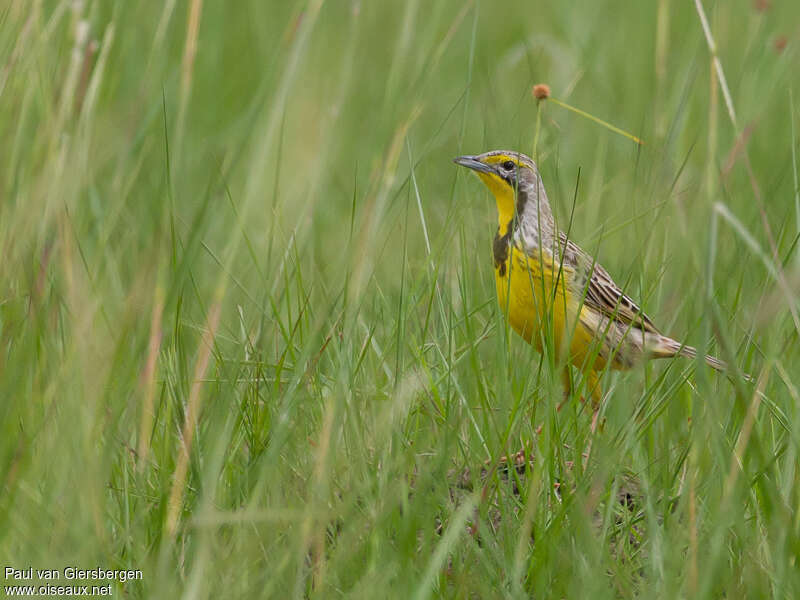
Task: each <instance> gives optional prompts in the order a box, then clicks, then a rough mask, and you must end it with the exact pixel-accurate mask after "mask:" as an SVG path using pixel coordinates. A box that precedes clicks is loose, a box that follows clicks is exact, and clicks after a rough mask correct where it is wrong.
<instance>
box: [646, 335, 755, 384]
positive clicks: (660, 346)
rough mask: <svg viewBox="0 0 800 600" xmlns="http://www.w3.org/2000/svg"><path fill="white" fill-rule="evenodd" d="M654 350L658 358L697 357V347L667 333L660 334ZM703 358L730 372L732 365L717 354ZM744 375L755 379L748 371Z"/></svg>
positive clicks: (749, 378)
mask: <svg viewBox="0 0 800 600" xmlns="http://www.w3.org/2000/svg"><path fill="white" fill-rule="evenodd" d="M652 352H653V356H655V357H656V358H672V357H673V356H683V357H685V358H696V357H697V349H696V348H693V347H692V346H687V345H685V344H681V343H680V342H678V341H676V340H673V339H672V338H668V337H667V336H665V335H662V336H659V340H658V343H657V344H656V345H655V347H654V348H653V350H652ZM703 360H705V361H706V364H707V365H708V366H709V367H711V368H712V369H716V370H717V371H721V372H723V373H730V367H729V366H728V363H726V362H725V361H723V360H720V359H718V358H717V357H716V356H711V355H710V354H706V355H705V356H704V357H703ZM743 375H744V378H745V379H746V380H747V381H753V378H752V377H751V376H750V375H748V374H747V373H743Z"/></svg>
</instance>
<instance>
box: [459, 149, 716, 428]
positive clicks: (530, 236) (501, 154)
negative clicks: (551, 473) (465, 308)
mask: <svg viewBox="0 0 800 600" xmlns="http://www.w3.org/2000/svg"><path fill="white" fill-rule="evenodd" d="M453 160H454V162H455V163H456V164H458V165H460V166H462V167H466V168H468V169H471V170H472V171H473V172H475V173H476V174H477V176H478V177H479V178H480V180H481V181H482V182H483V183H484V184H485V185H486V187H487V188H488V189H489V191H490V192H491V193H492V195H493V196H494V198H495V201H496V203H497V217H498V224H497V231H496V233H495V236H494V241H493V243H492V254H493V258H494V275H495V287H496V291H497V298H498V302H499V305H500V309H501V311H502V312H503V313H504V315H505V317H506V320H507V321H508V323H509V324H510V326H511V328H512V329H513V330H514V331H516V332H517V333H518V334H519V335H520V336H522V338H524V339H525V341H527V342H528V343H530V344H531V345H533V346H534V347H535V348H536V349H537V350H538V351H539V352H540V353H541V352H542V351H543V349H544V348H545V347H548V348H549V351H552V352H554V353H555V356H556V357H558V359H559V362H558V363H557V364H560V365H563V371H562V377H563V381H564V386H565V392H566V394H567V396H569V394H570V392H571V391H572V377H571V374H570V365H572V366H574V367H576V368H577V369H578V371H579V372H580V373H582V375H583V377H584V381H585V389H586V390H587V391H588V393H589V394H590V397H591V401H592V408H593V411H594V417H593V424H594V423H595V420H596V418H597V411H598V409H599V405H600V402H601V399H602V391H601V387H600V381H599V375H600V374H601V373H602V372H603V370H604V369H606V368H610V369H614V370H627V369H631V368H633V367H634V366H635V365H637V364H639V363H640V362H641V361H642V360H646V359H652V358H671V357H675V356H683V357H686V358H695V357H696V356H697V350H696V349H695V348H693V347H692V346H689V345H686V344H684V343H681V342H679V341H676V340H675V339H673V338H671V337H669V336H666V335H664V334H662V333H661V332H660V331H659V330H658V329H657V328H656V326H655V325H654V324H653V321H652V320H651V319H650V317H648V316H647V315H646V314H645V313H644V312H643V311H642V309H641V308H640V307H639V305H638V304H637V303H636V302H634V301H633V300H632V299H631V298H630V297H629V296H628V295H627V294H625V293H624V292H623V291H622V289H621V288H620V286H618V285H617V284H616V283H615V282H614V280H613V279H612V278H611V276H610V275H609V273H608V271H607V270H606V269H605V268H603V266H602V265H600V264H599V263H598V262H597V261H596V260H595V259H594V258H593V257H592V256H591V255H590V254H589V253H587V252H586V251H584V250H583V249H582V248H581V247H580V246H578V245H577V244H576V243H575V242H574V241H572V240H571V239H569V237H568V236H567V234H566V233H565V232H563V231H561V230H559V229H558V227H557V226H556V222H555V219H554V218H553V212H552V209H551V208H550V203H549V202H548V199H547V193H546V192H545V188H544V183H543V181H542V177H541V175H540V174H539V169H538V168H537V166H536V163H534V161H533V160H532V159H531V158H530V157H529V156H526V155H525V154H522V153H521V152H515V151H511V150H493V151H490V152H484V153H483V154H476V155H465V156H459V157H457V158H455V159H453ZM704 360H705V362H706V364H708V365H709V366H710V367H712V368H714V369H716V370H718V371H726V370H727V369H728V366H727V364H726V363H724V362H723V361H721V360H720V359H718V358H716V357H714V356H710V355H705V356H704Z"/></svg>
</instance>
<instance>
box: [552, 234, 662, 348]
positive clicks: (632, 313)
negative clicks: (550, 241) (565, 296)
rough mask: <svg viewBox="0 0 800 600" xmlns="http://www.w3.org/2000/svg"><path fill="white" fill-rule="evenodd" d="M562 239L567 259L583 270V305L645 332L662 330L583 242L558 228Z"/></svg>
mask: <svg viewBox="0 0 800 600" xmlns="http://www.w3.org/2000/svg"><path fill="white" fill-rule="evenodd" d="M559 241H560V242H561V248H562V253H563V260H564V262H566V263H568V264H571V265H572V266H573V267H574V268H575V270H576V271H577V272H583V273H584V277H582V278H578V283H579V284H580V285H581V290H580V293H583V289H584V288H585V289H586V294H585V296H584V300H583V303H584V306H588V307H590V308H594V309H595V310H598V311H600V312H601V313H602V314H603V315H605V316H607V317H609V318H610V319H613V320H615V321H617V322H619V323H621V324H623V325H625V326H628V327H634V328H636V329H641V330H642V331H644V332H649V333H656V334H658V333H659V331H658V329H656V326H655V325H653V322H652V321H651V320H650V317H648V316H647V315H646V314H644V312H642V309H641V308H639V306H638V305H637V304H636V303H635V302H634V301H633V300H631V299H630V298H629V297H628V296H627V295H625V294H624V293H623V292H622V290H621V289H619V286H618V285H617V284H616V283H614V280H613V279H611V275H609V274H608V271H606V270H605V269H604V268H603V267H602V266H601V265H600V264H598V263H596V262H594V260H593V259H592V258H591V257H590V256H589V255H588V254H586V252H584V251H583V250H582V249H581V248H580V246H578V245H577V244H575V243H573V242H572V241H571V240H568V239H567V237H566V235H565V234H564V233H563V232H559ZM587 280H588V281H587Z"/></svg>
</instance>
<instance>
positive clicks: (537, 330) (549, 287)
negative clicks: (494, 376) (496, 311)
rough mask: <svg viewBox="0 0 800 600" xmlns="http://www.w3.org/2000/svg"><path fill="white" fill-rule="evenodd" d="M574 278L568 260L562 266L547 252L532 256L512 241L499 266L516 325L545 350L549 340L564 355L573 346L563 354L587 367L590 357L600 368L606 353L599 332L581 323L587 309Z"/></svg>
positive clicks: (501, 290)
mask: <svg viewBox="0 0 800 600" xmlns="http://www.w3.org/2000/svg"><path fill="white" fill-rule="evenodd" d="M534 254H536V253H534ZM573 277H574V271H573V270H572V269H571V268H570V267H568V266H566V265H564V266H562V267H561V268H560V269H559V265H558V264H554V262H553V258H552V255H551V254H549V253H548V252H542V254H541V256H528V255H526V254H525V253H524V252H522V251H521V250H519V249H518V248H516V247H514V246H512V247H511V249H510V251H509V253H508V257H507V258H506V260H505V262H504V263H500V264H499V265H496V268H495V284H496V287H497V299H498V301H499V303H500V309H501V310H502V311H503V313H504V314H505V316H506V319H508V322H509V324H510V325H511V327H512V328H513V329H514V330H515V331H516V332H517V333H518V334H520V335H521V336H522V337H523V338H524V339H525V340H526V341H527V342H529V343H530V344H532V345H533V346H534V347H536V348H537V349H538V350H539V351H540V352H541V351H542V349H543V346H544V345H547V346H551V349H552V350H553V351H555V353H556V356H559V357H562V354H561V353H562V351H563V352H565V353H566V351H567V349H569V355H568V356H566V355H565V356H563V358H564V359H566V360H569V362H571V363H572V364H574V365H575V366H577V367H582V366H585V365H586V364H587V357H589V360H590V361H591V362H592V364H593V367H591V368H592V369H601V368H603V366H604V364H605V361H604V359H603V356H602V354H603V352H600V353H598V352H597V345H596V344H597V342H596V340H595V336H594V335H593V333H592V332H591V331H590V330H589V329H587V327H585V326H584V324H582V323H581V320H582V319H581V318H579V317H580V316H581V313H582V312H583V311H584V310H586V309H585V308H584V307H582V306H581V302H580V297H579V296H578V295H576V294H574V293H573V292H572V291H571V290H572V289H573V286H572V285H571V282H572V278H573ZM584 316H587V315H584ZM585 322H586V321H585V319H584V323H585ZM597 354H601V356H595V355H597Z"/></svg>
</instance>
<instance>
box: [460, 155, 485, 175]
mask: <svg viewBox="0 0 800 600" xmlns="http://www.w3.org/2000/svg"><path fill="white" fill-rule="evenodd" d="M453 162H454V163H456V164H457V165H461V166H462V167H467V168H468V169H472V170H473V171H478V172H479V173H492V172H494V169H492V167H490V166H489V165H487V164H485V163H482V162H481V161H479V160H478V159H477V158H475V157H474V156H459V157H458V158H454V159H453Z"/></svg>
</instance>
